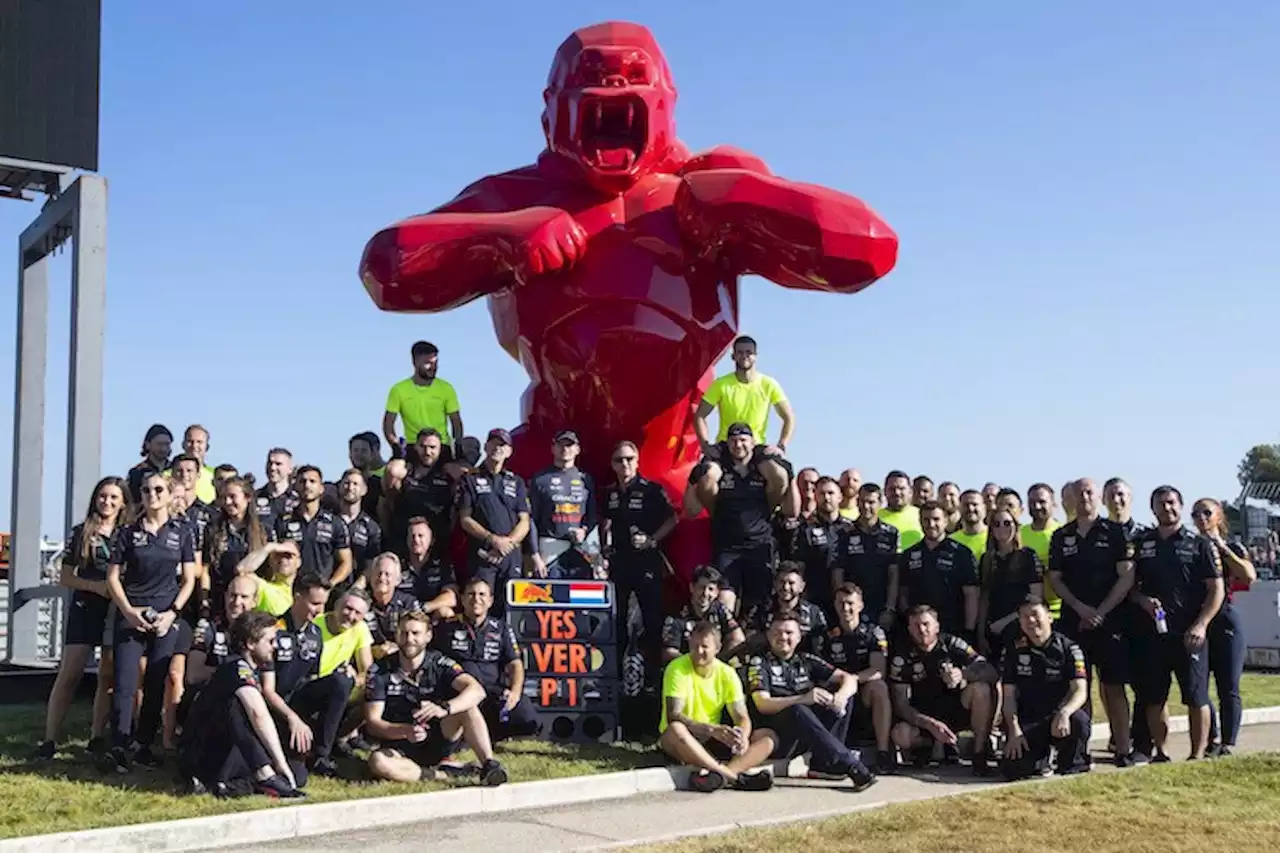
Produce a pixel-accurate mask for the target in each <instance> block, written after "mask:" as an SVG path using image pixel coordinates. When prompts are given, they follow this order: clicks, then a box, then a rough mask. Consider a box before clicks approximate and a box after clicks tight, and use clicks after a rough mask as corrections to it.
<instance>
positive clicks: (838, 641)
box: [818, 619, 889, 675]
mask: <svg viewBox="0 0 1280 853" xmlns="http://www.w3.org/2000/svg"><path fill="white" fill-rule="evenodd" d="M877 653H879V654H882V655H885V657H886V659H887V658H888V655H889V638H888V636H887V635H886V634H885V632H884V629H883V628H881V627H880V626H879V625H877V624H876V623H874V622H869V621H867V620H866V619H862V620H860V621H859V622H858V625H857V627H855V628H854V629H853V630H852V631H846V630H844V629H843V628H841V627H840V626H839V625H837V626H835V627H834V628H832V629H831V630H830V631H828V632H827V633H826V634H825V635H824V636H822V637H820V638H819V640H818V655H819V656H820V657H821V658H822V659H823V660H825V661H829V662H830V663H832V664H833V665H835V666H837V667H839V668H840V669H843V670H844V671H845V672H851V673H853V674H855V675H856V674H857V673H859V672H862V671H863V670H864V669H866V668H867V667H869V666H871V656H872V655H873V654H877Z"/></svg>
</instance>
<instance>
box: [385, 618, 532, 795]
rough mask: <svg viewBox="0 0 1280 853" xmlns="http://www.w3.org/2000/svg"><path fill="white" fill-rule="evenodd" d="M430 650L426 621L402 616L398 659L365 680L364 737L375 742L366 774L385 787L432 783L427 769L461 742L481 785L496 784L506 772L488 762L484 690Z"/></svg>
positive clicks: (491, 760) (489, 748) (489, 749)
mask: <svg viewBox="0 0 1280 853" xmlns="http://www.w3.org/2000/svg"><path fill="white" fill-rule="evenodd" d="M430 644H431V620H430V617H428V616H427V614H425V613H407V614H405V616H404V617H402V618H401V620H400V627H399V633H398V634H397V635H396V645H398V646H399V647H400V651H399V652H398V653H397V654H396V656H395V657H393V658H387V659H385V660H383V661H381V662H380V663H379V664H378V668H377V670H376V671H375V672H374V674H373V677H372V678H371V679H370V680H369V688H368V691H367V692H366V695H365V705H364V719H365V723H364V724H365V730H366V731H367V732H368V733H369V735H370V736H372V737H374V738H377V739H378V740H379V741H381V746H379V747H378V748H377V749H376V750H374V751H373V753H371V754H370V755H369V770H370V771H371V772H372V773H373V775H374V777H375V778H377V779H388V780H390V781H392V782H417V781H418V780H420V779H428V778H432V777H433V776H434V773H432V770H433V768H434V767H435V766H436V765H438V764H439V763H440V762H442V761H444V760H445V759H446V758H448V757H449V756H450V755H452V754H453V753H454V752H456V751H457V749H458V748H459V746H460V745H461V741H463V740H465V741H466V744H467V746H469V747H471V749H472V751H474V752H475V754H476V757H477V758H479V759H480V762H481V763H480V783H481V784H482V785H488V786H495V785H501V784H503V783H504V782H506V781H507V771H506V770H504V769H503V768H502V765H501V764H499V763H498V761H497V760H496V759H495V758H494V757H493V746H492V744H491V743H490V741H489V729H488V727H487V726H486V725H485V722H484V716H483V715H482V714H481V713H480V708H479V706H480V703H482V702H483V701H484V699H485V692H484V688H483V687H481V686H480V682H478V681H476V679H475V678H474V677H473V676H471V675H468V674H467V672H466V670H464V669H463V668H462V665H461V664H460V663H458V662H457V661H455V660H453V659H452V658H450V657H447V656H446V655H444V654H443V653H441V652H438V651H436V650H434V649H430V648H429V646H430Z"/></svg>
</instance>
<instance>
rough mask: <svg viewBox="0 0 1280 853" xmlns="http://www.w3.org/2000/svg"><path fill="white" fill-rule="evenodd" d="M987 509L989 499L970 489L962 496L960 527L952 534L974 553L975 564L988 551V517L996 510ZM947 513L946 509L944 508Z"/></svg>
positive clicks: (980, 560)
mask: <svg viewBox="0 0 1280 853" xmlns="http://www.w3.org/2000/svg"><path fill="white" fill-rule="evenodd" d="M992 503H993V506H992V508H990V509H989V508H988V507H987V499H986V498H984V497H983V496H982V492H975V491H974V490H973V489H969V490H968V491H966V492H965V493H964V494H962V495H961V496H960V527H959V529H957V530H954V531H952V532H951V534H950V535H951V538H952V539H954V540H956V541H957V542H959V543H960V544H961V545H963V546H965V547H966V548H968V549H969V550H970V551H972V552H973V559H974V561H975V562H978V563H981V562H982V555H983V553H984V552H985V551H986V550H987V535H988V534H987V517H988V516H989V515H991V512H992V510H993V509H994V499H993V501H992ZM943 511H944V512H945V511H946V507H943Z"/></svg>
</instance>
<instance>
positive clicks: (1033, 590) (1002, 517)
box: [977, 509, 1044, 661]
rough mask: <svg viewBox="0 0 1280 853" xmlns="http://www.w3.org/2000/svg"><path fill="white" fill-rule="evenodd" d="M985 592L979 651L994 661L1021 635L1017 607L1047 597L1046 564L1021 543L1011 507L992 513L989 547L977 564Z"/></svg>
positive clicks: (981, 601)
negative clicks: (1045, 588)
mask: <svg viewBox="0 0 1280 853" xmlns="http://www.w3.org/2000/svg"><path fill="white" fill-rule="evenodd" d="M978 577H979V578H980V579H981V582H982V593H981V596H980V597H979V599H978V631H977V633H978V651H979V652H981V653H982V654H984V655H987V656H988V658H989V659H990V660H992V661H999V660H1000V654H1001V653H1002V652H1003V651H1004V650H1005V647H1006V646H1008V645H1009V644H1010V643H1011V642H1013V641H1014V640H1015V639H1017V638H1018V637H1020V636H1021V635H1022V628H1021V627H1020V626H1019V623H1018V608H1019V607H1020V606H1021V605H1022V602H1024V601H1044V564H1043V563H1041V562H1040V558H1039V557H1038V556H1036V552H1035V551H1034V550H1032V549H1031V548H1028V547H1026V546H1025V545H1023V544H1022V534H1021V532H1020V531H1019V529H1018V517H1017V516H1016V515H1014V514H1013V512H1012V511H1010V510H1009V509H997V510H995V511H994V512H992V513H991V520H990V522H989V524H988V530H987V549H986V551H984V552H983V554H982V560H981V562H980V564H979V567H978Z"/></svg>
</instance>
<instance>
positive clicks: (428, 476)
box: [378, 429, 462, 557]
mask: <svg viewBox="0 0 1280 853" xmlns="http://www.w3.org/2000/svg"><path fill="white" fill-rule="evenodd" d="M413 451H414V452H413V453H412V454H410V455H411V456H412V457H413V458H412V459H409V460H403V459H393V460H391V461H390V462H388V463H387V472H386V476H385V477H384V478H383V496H382V503H381V504H380V506H379V508H378V513H379V516H378V517H379V519H380V521H381V522H382V525H383V529H384V530H385V531H386V532H387V541H388V542H389V543H390V544H391V549H392V550H393V551H395V552H396V553H397V554H399V555H400V556H401V557H405V556H408V555H407V554H406V553H405V550H404V548H405V537H406V536H408V534H409V520H410V519H413V518H425V519H426V520H427V523H428V524H430V525H431V540H432V542H438V543H440V547H439V548H438V549H437V550H438V552H439V553H438V554H437V556H444V555H445V549H446V548H447V547H448V543H449V535H450V534H451V533H452V532H453V516H454V493H455V492H456V491H457V481H458V478H459V477H461V476H462V472H461V470H460V469H459V466H458V465H456V464H455V463H452V462H450V461H449V460H450V455H449V452H448V449H447V448H446V447H445V446H444V439H443V437H442V436H441V435H440V433H438V432H436V431H435V430H434V429H424V430H422V432H420V433H418V435H417V437H416V438H415V439H414V444H413Z"/></svg>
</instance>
